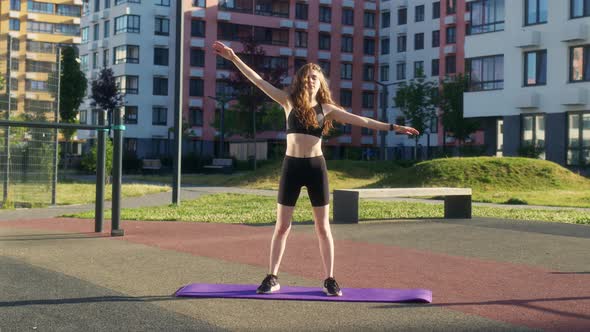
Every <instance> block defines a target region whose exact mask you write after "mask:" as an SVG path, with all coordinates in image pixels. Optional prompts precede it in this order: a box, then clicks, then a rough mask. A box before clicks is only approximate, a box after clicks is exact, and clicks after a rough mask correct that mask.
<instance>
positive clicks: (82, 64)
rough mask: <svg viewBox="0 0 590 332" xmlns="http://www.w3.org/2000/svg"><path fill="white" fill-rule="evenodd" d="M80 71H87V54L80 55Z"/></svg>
mask: <svg viewBox="0 0 590 332" xmlns="http://www.w3.org/2000/svg"><path fill="white" fill-rule="evenodd" d="M80 70H81V71H88V54H83V55H80Z"/></svg>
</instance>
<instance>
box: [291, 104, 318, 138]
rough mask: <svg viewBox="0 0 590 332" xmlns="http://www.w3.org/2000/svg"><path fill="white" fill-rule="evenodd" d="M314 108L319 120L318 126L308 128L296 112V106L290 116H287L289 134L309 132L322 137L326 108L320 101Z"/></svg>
mask: <svg viewBox="0 0 590 332" xmlns="http://www.w3.org/2000/svg"><path fill="white" fill-rule="evenodd" d="M313 109H314V110H315V114H316V119H317V120H318V125H319V126H318V127H311V128H307V127H306V126H305V124H303V122H301V120H300V119H299V117H298V116H297V115H296V114H295V113H296V112H297V109H295V108H294V109H292V110H291V112H289V117H288V118H287V134H291V133H296V134H307V135H312V136H316V137H320V138H321V137H322V131H323V130H324V110H323V109H322V105H320V104H319V103H318V104H317V105H316V106H315V107H314V108H313Z"/></svg>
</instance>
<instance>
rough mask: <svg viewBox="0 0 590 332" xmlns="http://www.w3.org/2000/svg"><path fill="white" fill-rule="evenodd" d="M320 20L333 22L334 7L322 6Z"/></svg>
mask: <svg viewBox="0 0 590 332" xmlns="http://www.w3.org/2000/svg"><path fill="white" fill-rule="evenodd" d="M320 22H324V23H330V22H332V9H331V8H330V7H326V6H320Z"/></svg>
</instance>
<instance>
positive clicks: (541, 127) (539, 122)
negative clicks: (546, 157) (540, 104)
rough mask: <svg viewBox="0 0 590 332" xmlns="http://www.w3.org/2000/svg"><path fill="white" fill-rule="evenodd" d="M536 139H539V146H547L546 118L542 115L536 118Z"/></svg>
mask: <svg viewBox="0 0 590 332" xmlns="http://www.w3.org/2000/svg"><path fill="white" fill-rule="evenodd" d="M535 122H536V128H535V131H536V139H537V142H536V143H537V144H539V145H540V146H545V117H544V116H542V115H539V116H537V117H536V121H535Z"/></svg>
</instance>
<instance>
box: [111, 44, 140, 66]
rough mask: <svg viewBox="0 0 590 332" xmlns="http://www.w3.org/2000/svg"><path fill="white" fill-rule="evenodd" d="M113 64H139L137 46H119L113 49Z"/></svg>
mask: <svg viewBox="0 0 590 332" xmlns="http://www.w3.org/2000/svg"><path fill="white" fill-rule="evenodd" d="M113 56H114V60H113V63H114V64H116V65H117V64H120V63H139V46H137V45H121V46H117V47H115V52H114V54H113Z"/></svg>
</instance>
